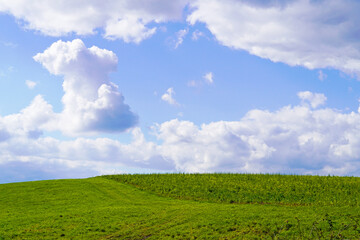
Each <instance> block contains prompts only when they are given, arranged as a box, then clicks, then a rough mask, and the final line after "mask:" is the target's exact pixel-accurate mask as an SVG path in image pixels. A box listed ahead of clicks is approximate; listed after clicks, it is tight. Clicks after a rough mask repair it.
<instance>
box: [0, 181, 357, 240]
mask: <svg viewBox="0 0 360 240" xmlns="http://www.w3.org/2000/svg"><path fill="white" fill-rule="evenodd" d="M142 176H143V177H144V179H145V180H146V178H147V177H149V176H151V175H142ZM171 176H172V177H174V179H177V177H179V178H181V176H176V175H168V176H165V177H171ZM190 176H193V175H190ZM199 176H200V177H199ZM199 176H197V177H199V178H201V175H199ZM225 176H227V175H224V177H225ZM114 177H115V176H111V177H96V178H89V179H78V180H55V181H38V182H26V183H12V184H0V239H259V238H263V239H314V238H315V239H344V238H345V239H359V237H360V224H359V223H360V208H359V207H358V206H349V205H343V206H340V205H326V204H320V205H316V204H313V205H296V204H291V205H286V204H257V203H254V204H230V203H229V202H228V200H224V201H223V202H215V201H214V202H212V201H210V200H211V199H210V200H209V199H208V200H206V201H192V200H186V201H185V200H181V199H175V198H169V197H164V196H158V194H154V191H150V190H148V191H143V190H140V189H138V188H135V187H134V186H132V185H129V184H124V183H122V182H119V181H114V180H112V179H114ZM118 177H119V178H121V177H123V176H118ZM128 177H130V176H128ZM134 177H137V178H139V177H140V176H139V175H137V176H134ZM152 177H155V175H154V176H152ZM158 177H160V178H161V177H163V176H162V175H159V176H158ZM216 177H219V176H216ZM266 177H268V176H264V178H266ZM109 178H112V179H109ZM174 181H175V180H174ZM200 182H201V181H200ZM169 183H170V180H169ZM158 184H160V182H158ZM163 184H164V186H171V185H167V184H166V183H165V182H164V183H163ZM138 186H140V185H138ZM199 186H200V185H199ZM218 186H220V185H218ZM224 186H226V185H224ZM177 188H178V189H181V188H183V183H181V181H179V182H178V184H177ZM225 188H226V187H225ZM199 191H200V190H199ZM189 198H190V197H189V196H188V197H187V199H189Z"/></svg>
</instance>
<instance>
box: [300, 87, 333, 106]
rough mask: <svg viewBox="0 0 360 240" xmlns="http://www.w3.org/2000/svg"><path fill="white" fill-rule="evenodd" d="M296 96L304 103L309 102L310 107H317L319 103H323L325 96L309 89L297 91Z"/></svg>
mask: <svg viewBox="0 0 360 240" xmlns="http://www.w3.org/2000/svg"><path fill="white" fill-rule="evenodd" d="M297 95H298V97H299V98H300V99H301V100H302V103H304V104H307V103H308V104H310V106H311V107H312V108H317V107H318V106H320V105H324V104H325V102H326V100H327V98H326V97H325V95H324V94H322V93H312V92H309V91H304V92H298V94H297Z"/></svg>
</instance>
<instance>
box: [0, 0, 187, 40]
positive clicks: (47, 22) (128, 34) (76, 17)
mask: <svg viewBox="0 0 360 240" xmlns="http://www.w3.org/2000/svg"><path fill="white" fill-rule="evenodd" d="M185 5H186V1H185V0H175V1H166V0H125V1H111V0H104V1H99V0H89V1H71V0H65V1H61V2H54V1H47V0H36V1H32V3H31V4H28V3H27V1H25V0H14V1H6V0H0V12H5V13H9V14H11V15H13V16H14V17H16V18H17V19H18V20H21V21H22V25H23V26H24V27H25V28H28V29H33V30H36V31H40V32H41V33H43V34H45V35H50V36H62V35H67V34H69V33H76V34H78V35H88V34H94V33H95V32H96V29H100V28H102V29H104V31H105V33H104V36H105V37H106V38H109V39H123V40H124V41H125V42H135V43H139V42H140V41H142V40H144V39H146V38H148V37H150V36H151V35H153V34H154V33H155V31H156V27H152V28H149V27H148V26H147V25H148V24H150V23H161V22H164V21H169V20H178V19H181V16H182V11H183V8H184V7H185Z"/></svg>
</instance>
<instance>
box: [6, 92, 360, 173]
mask: <svg viewBox="0 0 360 240" xmlns="http://www.w3.org/2000/svg"><path fill="white" fill-rule="evenodd" d="M313 95H315V94H313ZM53 114H54V113H53V112H52V107H51V105H49V104H47V103H46V102H45V101H44V100H43V99H42V97H41V96H38V97H36V98H35V100H34V101H33V103H32V104H31V105H30V106H29V107H27V108H25V109H24V110H22V111H21V112H20V113H19V114H13V115H9V116H5V117H0V154H1V156H2V157H1V159H0V166H1V167H0V169H4V168H9V169H13V170H14V168H13V167H14V165H16V166H17V169H20V170H17V171H21V175H24V176H28V175H27V174H31V173H28V172H27V169H29V168H30V169H34V167H36V169H37V171H38V173H42V174H44V175H46V174H49V173H54V172H56V171H55V170H54V169H58V170H59V171H57V172H58V174H55V175H56V176H57V177H67V176H70V177H75V176H77V175H76V174H80V175H79V176H94V175H96V174H101V173H109V172H121V171H123V169H127V168H148V169H157V170H164V171H170V172H171V171H184V172H262V173H296V174H325V175H327V174H336V175H356V176H360V162H359V159H360V137H359V136H360V128H359V123H360V113H359V112H350V113H341V112H340V111H339V110H336V109H331V108H320V109H312V108H310V107H309V106H306V105H297V106H293V107H291V106H285V107H283V108H280V109H279V110H277V111H274V112H270V111H267V110H257V109H254V110H251V111H249V112H248V113H247V114H246V115H245V116H244V117H243V118H242V119H240V120H238V121H231V122H230V121H218V122H212V123H208V124H202V125H200V126H197V125H195V124H194V123H192V122H190V121H180V120H177V119H174V120H171V121H167V122H164V123H161V124H157V125H155V126H154V127H153V131H154V134H155V135H156V136H157V137H158V140H159V143H154V142H151V141H147V140H146V139H145V136H144V134H143V133H142V131H141V130H140V129H139V128H135V129H133V130H132V135H133V140H132V141H131V142H130V143H129V144H123V143H120V142H119V141H117V140H114V139H109V138H96V139H89V138H76V139H74V140H68V141H66V140H57V139H54V138H51V137H46V136H43V135H41V131H42V130H45V129H46V128H47V126H46V124H47V123H48V119H52V118H53ZM139 149H141V151H139ZM12 166H13V167H12ZM24 166H26V169H25V168H24ZM21 169H23V170H21ZM24 169H25V170H24ZM13 170H12V171H13ZM1 171H2V170H0V172H1ZM40 175H41V174H40ZM37 176H39V174H37ZM46 176H48V175H46ZM0 180H1V179H0Z"/></svg>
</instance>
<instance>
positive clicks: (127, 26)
mask: <svg viewBox="0 0 360 240" xmlns="http://www.w3.org/2000/svg"><path fill="white" fill-rule="evenodd" d="M105 32H106V33H105V35H104V36H105V38H107V39H110V40H115V39H123V40H124V42H126V43H129V42H135V43H140V42H141V41H142V40H144V39H146V38H149V37H151V36H152V35H153V34H154V33H155V32H156V27H153V28H151V29H149V28H146V27H145V24H144V23H143V22H142V21H141V20H139V19H138V18H134V17H127V18H125V19H121V20H114V21H110V22H108V23H107V25H106V27H105Z"/></svg>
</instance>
